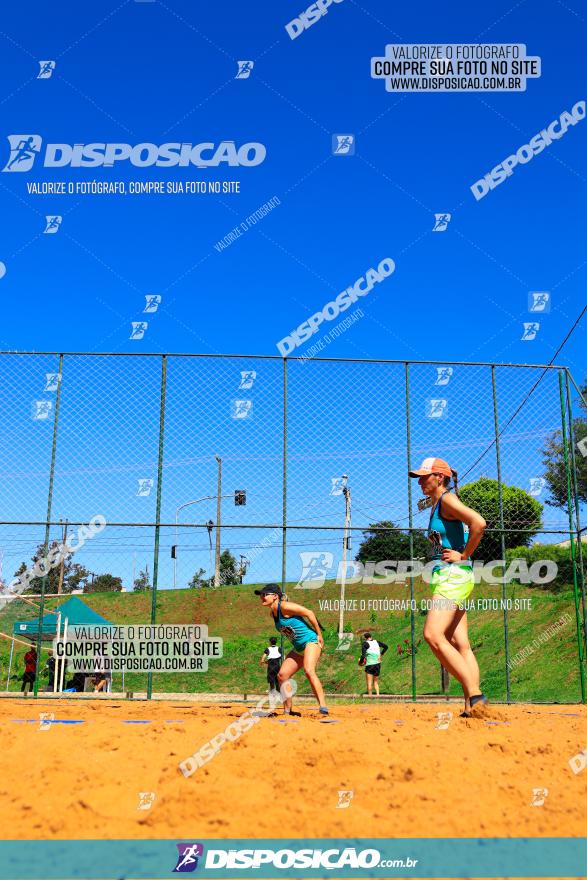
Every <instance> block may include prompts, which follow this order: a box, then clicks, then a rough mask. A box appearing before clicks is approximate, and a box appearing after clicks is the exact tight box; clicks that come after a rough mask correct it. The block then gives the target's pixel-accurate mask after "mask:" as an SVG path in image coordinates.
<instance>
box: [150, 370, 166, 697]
mask: <svg viewBox="0 0 587 880" xmlns="http://www.w3.org/2000/svg"><path fill="white" fill-rule="evenodd" d="M166 391H167V355H165V354H163V355H161V397H160V403H159V452H158V456H157V502H156V508H155V547H154V551H153V589H152V590H151V624H154V623H155V618H156V616H157V583H158V579H159V532H160V530H161V525H160V523H161V485H162V481H163V442H164V437H165V396H166ZM152 694H153V673H152V672H149V674H148V677H147V699H148V700H150V699H151V696H152Z"/></svg>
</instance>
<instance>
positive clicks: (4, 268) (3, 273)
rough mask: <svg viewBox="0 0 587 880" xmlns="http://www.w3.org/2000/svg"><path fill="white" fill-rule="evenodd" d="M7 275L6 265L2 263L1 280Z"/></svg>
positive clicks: (0, 265) (0, 269) (0, 268)
mask: <svg viewBox="0 0 587 880" xmlns="http://www.w3.org/2000/svg"><path fill="white" fill-rule="evenodd" d="M5 275H6V263H3V262H1V261H0V278H4V276H5Z"/></svg>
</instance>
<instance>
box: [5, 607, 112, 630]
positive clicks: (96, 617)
mask: <svg viewBox="0 0 587 880" xmlns="http://www.w3.org/2000/svg"><path fill="white" fill-rule="evenodd" d="M55 611H60V612H61V621H62V623H63V621H64V620H65V618H66V617H67V620H68V626H69V627H71V626H113V624H112V623H110V621H109V620H106V618H105V617H102V615H101V614H98V612H97V611H94V610H93V609H92V608H90V607H89V606H88V605H86V603H85V602H82V600H81V599H79V598H78V597H77V596H72V597H71V598H70V599H68V600H67V602H64V603H63V605H59V606H58V607H57V608H55ZM12 633H13V635H15V636H19V635H20V636H24V637H25V638H29V639H30V638H36V637H37V636H38V633H39V619H38V617H36V618H35V619H34V620H17V621H15V622H14V624H13V627H12ZM56 634H57V614H55V613H53V612H51V613H49V614H45V615H44V616H43V620H42V622H41V638H54V637H55V636H56Z"/></svg>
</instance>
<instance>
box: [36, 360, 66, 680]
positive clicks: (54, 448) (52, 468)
mask: <svg viewBox="0 0 587 880" xmlns="http://www.w3.org/2000/svg"><path fill="white" fill-rule="evenodd" d="M58 374H59V379H58V380H57V393H56V395H55V415H54V416H53V442H52V445H51V464H50V467H49V490H48V492H47V521H46V523H45V543H44V553H45V556H46V555H47V553H48V552H49V534H50V529H51V526H50V523H51V507H52V504H53V483H54V479H55V458H56V455H57V425H58V423H59V404H60V402H61V377H62V374H63V355H62V354H60V355H59V368H58ZM46 588H47V574H44V575H43V577H42V579H41V601H40V603H39V622H38V632H37V669H36V672H35V683H34V686H33V696H35V697H36V696H37V694H38V693H39V678H40V674H41V672H40V663H41V642H42V635H43V633H42V629H43V611H44V610H45V590H46Z"/></svg>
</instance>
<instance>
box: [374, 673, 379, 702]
mask: <svg viewBox="0 0 587 880" xmlns="http://www.w3.org/2000/svg"><path fill="white" fill-rule="evenodd" d="M373 684H374V685H375V695H376V696H377V697H378V696H379V676H378V675H374V676H373Z"/></svg>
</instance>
